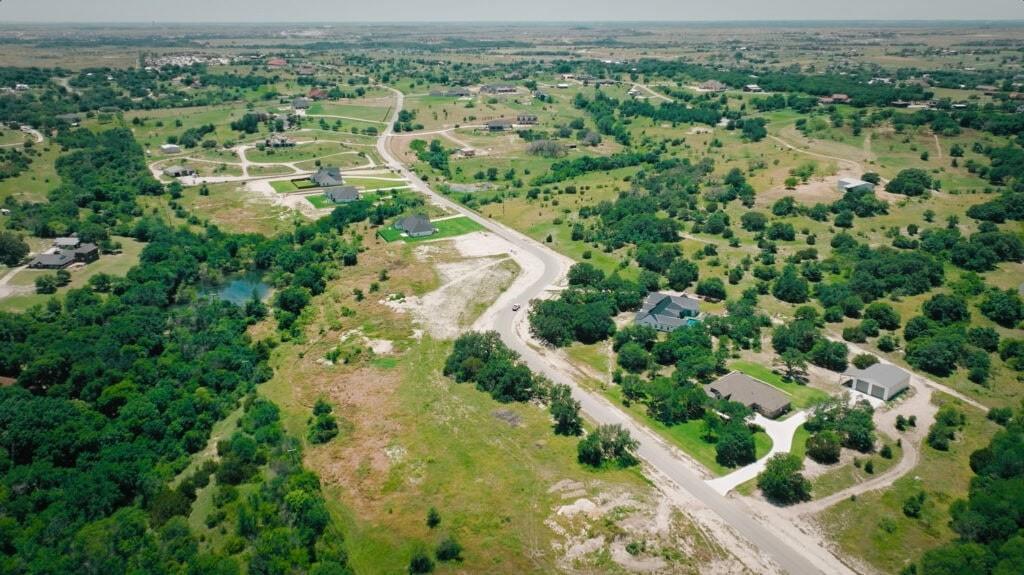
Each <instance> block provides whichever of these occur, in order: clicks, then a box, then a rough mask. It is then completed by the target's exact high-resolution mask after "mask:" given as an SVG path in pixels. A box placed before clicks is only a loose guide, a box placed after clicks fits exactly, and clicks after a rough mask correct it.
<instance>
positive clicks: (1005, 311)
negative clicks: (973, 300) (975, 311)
mask: <svg viewBox="0 0 1024 575" xmlns="http://www.w3.org/2000/svg"><path fill="white" fill-rule="evenodd" d="M978 308H979V309H981V313H982V314H984V315H985V317H987V318H989V319H990V320H992V321H994V322H996V323H998V324H999V325H1001V326H1003V327H1006V328H1013V327H1015V326H1016V325H1017V324H1018V323H1020V322H1021V320H1024V301H1022V300H1021V297H1020V294H1018V293H1017V290H1014V289H1008V290H1006V291H999V290H992V291H990V292H988V293H987V294H986V295H985V299H983V300H982V301H981V305H979V306H978Z"/></svg>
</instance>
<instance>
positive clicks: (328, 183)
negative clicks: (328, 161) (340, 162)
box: [309, 166, 345, 188]
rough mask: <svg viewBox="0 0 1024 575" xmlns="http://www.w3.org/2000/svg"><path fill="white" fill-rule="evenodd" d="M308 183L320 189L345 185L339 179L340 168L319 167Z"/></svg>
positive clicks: (340, 178)
mask: <svg viewBox="0 0 1024 575" xmlns="http://www.w3.org/2000/svg"><path fill="white" fill-rule="evenodd" d="M309 181H311V182H313V183H314V184H316V185H318V186H320V187H321V188H330V187H334V186H340V185H342V184H344V183H345V182H344V181H343V180H342V177H341V168H338V167H335V166H331V167H320V169H318V170H317V171H316V173H315V174H313V175H312V176H310V177H309Z"/></svg>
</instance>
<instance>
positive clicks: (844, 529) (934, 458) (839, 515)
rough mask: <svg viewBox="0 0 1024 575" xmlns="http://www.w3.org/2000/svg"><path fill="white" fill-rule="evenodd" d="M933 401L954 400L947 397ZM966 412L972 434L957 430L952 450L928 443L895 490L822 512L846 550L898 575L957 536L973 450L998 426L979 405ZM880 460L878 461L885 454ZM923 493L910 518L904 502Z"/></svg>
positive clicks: (821, 519)
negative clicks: (953, 507) (956, 506)
mask: <svg viewBox="0 0 1024 575" xmlns="http://www.w3.org/2000/svg"><path fill="white" fill-rule="evenodd" d="M936 397H939V396H936ZM933 401H936V402H944V401H952V400H950V399H948V397H947V396H941V397H939V398H938V399H937V400H933ZM965 413H966V415H967V428H966V429H967V431H968V432H967V433H957V441H955V442H953V443H952V444H951V446H950V449H949V451H937V450H935V449H932V448H931V447H928V446H926V445H925V446H923V447H922V448H921V449H922V454H921V460H920V462H919V463H918V465H917V467H915V468H914V470H913V471H911V472H910V473H908V474H907V475H905V476H904V477H902V478H900V479H898V480H897V481H896V482H895V483H893V485H892V487H891V488H889V489H886V490H884V491H873V492H870V493H866V494H864V495H861V496H859V497H858V498H857V500H856V501H849V500H847V501H843V502H841V503H839V504H837V505H836V506H834V507H832V508H830V509H829V510H828V511H825V512H824V513H822V514H819V515H818V516H817V519H818V521H819V522H820V523H821V524H822V526H823V527H824V528H825V530H826V532H827V533H828V534H829V535H830V536H831V537H832V538H834V539H835V540H836V541H837V542H838V544H839V546H840V547H841V548H842V550H843V551H845V552H847V553H850V554H851V555H854V556H856V557H858V558H860V559H862V560H864V561H866V562H867V563H869V564H870V565H872V566H873V567H875V568H877V569H879V570H880V571H883V572H887V573H895V572H898V571H899V570H900V569H901V568H902V567H903V565H904V564H905V563H906V561H907V560H908V559H910V558H916V557H918V556H920V554H921V553H922V552H924V551H925V550H927V549H931V548H933V547H936V546H938V545H940V544H942V543H945V542H947V541H950V540H951V539H953V537H954V533H953V531H952V530H951V529H950V528H949V525H948V519H949V514H948V509H949V506H950V504H952V503H953V501H955V500H956V499H958V498H962V497H965V496H966V494H967V487H968V485H969V483H970V479H971V477H972V476H973V473H972V472H971V469H970V464H969V459H970V455H971V453H972V452H974V451H975V450H977V449H980V448H982V447H985V446H986V445H988V442H989V439H990V438H991V436H992V434H993V433H994V432H995V430H996V429H997V426H996V425H995V424H994V423H992V422H990V421H988V420H987V419H985V416H984V415H983V414H982V413H979V412H978V411H976V410H973V409H965ZM874 459H875V464H876V465H877V464H878V463H879V461H878V460H879V459H880V458H877V457H875V458H874ZM876 469H877V468H876ZM919 491H924V492H925V493H926V494H927V501H926V503H925V506H924V512H923V513H922V516H921V517H920V518H918V519H913V518H910V517H907V516H905V515H904V514H903V512H902V506H903V502H904V501H905V500H906V499H908V498H909V497H911V496H913V495H914V494H916V493H918V492H919Z"/></svg>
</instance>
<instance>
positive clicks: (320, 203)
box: [306, 194, 340, 210]
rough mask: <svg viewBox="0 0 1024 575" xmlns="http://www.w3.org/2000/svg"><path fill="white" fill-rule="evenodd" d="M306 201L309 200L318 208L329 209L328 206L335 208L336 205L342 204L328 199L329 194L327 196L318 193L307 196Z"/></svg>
mask: <svg viewBox="0 0 1024 575" xmlns="http://www.w3.org/2000/svg"><path fill="white" fill-rule="evenodd" d="M306 201H308V202H309V203H311V204H313V207H314V208H317V209H318V210H324V209H327V208H333V207H334V206H338V205H340V204H336V203H334V202H332V201H331V200H328V199H327V196H325V195H324V194H316V195H313V196H306Z"/></svg>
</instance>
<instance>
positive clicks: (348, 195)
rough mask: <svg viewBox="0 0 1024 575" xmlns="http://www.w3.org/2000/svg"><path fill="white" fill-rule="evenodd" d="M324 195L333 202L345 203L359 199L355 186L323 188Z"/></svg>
mask: <svg viewBox="0 0 1024 575" xmlns="http://www.w3.org/2000/svg"><path fill="white" fill-rule="evenodd" d="M324 196H326V197H327V199H328V200H330V202H331V203H334V204H347V203H349V202H354V201H356V200H358V199H359V190H357V189H356V187H355V186H334V187H333V188H327V189H326V190H324Z"/></svg>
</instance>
